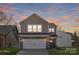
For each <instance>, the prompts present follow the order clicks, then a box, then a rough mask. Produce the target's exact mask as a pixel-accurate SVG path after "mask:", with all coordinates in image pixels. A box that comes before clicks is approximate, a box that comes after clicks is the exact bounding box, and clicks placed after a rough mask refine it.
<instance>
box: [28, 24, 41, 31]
mask: <svg viewBox="0 0 79 59" xmlns="http://www.w3.org/2000/svg"><path fill="white" fill-rule="evenodd" d="M27 28H28V32H42V25H28V26H27Z"/></svg>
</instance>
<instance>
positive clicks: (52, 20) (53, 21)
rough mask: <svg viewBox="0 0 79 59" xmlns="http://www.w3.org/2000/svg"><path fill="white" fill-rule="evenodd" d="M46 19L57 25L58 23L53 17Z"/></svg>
mask: <svg viewBox="0 0 79 59" xmlns="http://www.w3.org/2000/svg"><path fill="white" fill-rule="evenodd" d="M47 21H48V22H49V23H55V24H56V25H59V24H60V23H59V21H58V20H57V19H53V18H47Z"/></svg>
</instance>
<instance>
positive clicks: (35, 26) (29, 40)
mask: <svg viewBox="0 0 79 59" xmlns="http://www.w3.org/2000/svg"><path fill="white" fill-rule="evenodd" d="M20 27H21V32H20V34H19V41H20V48H22V49H45V48H50V47H55V46H56V37H57V35H56V27H57V26H56V25H55V24H53V23H51V24H50V23H48V22H47V21H46V20H44V19H43V18H41V17H40V16H38V15H37V14H33V15H31V16H30V17H28V18H26V19H24V20H23V21H21V22H20Z"/></svg>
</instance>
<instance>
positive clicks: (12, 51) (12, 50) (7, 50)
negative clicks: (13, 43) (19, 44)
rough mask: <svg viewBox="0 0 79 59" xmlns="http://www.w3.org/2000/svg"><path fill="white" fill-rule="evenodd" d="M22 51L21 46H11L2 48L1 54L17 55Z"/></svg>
mask: <svg viewBox="0 0 79 59" xmlns="http://www.w3.org/2000/svg"><path fill="white" fill-rule="evenodd" d="M19 51H20V49H19V48H16V47H10V48H0V55H15V54H17V53H18V52H19Z"/></svg>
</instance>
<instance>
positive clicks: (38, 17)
mask: <svg viewBox="0 0 79 59" xmlns="http://www.w3.org/2000/svg"><path fill="white" fill-rule="evenodd" d="M30 18H32V19H34V18H37V19H42V20H44V21H45V22H47V21H46V20H45V19H43V18H42V17H40V16H39V15H37V14H35V13H34V14H32V15H31V16H29V17H28V18H25V19H24V20H22V21H21V22H20V24H21V23H24V22H25V21H27V20H29V19H30ZM47 23H48V22H47Z"/></svg>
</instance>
